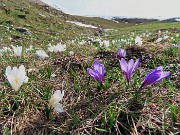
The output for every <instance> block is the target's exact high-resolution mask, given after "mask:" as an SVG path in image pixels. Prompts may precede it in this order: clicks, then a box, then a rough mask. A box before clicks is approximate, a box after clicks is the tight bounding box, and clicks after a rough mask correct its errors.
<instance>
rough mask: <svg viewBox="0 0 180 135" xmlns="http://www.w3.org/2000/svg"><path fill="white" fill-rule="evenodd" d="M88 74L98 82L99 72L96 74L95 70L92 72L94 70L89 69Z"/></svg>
mask: <svg viewBox="0 0 180 135" xmlns="http://www.w3.org/2000/svg"><path fill="white" fill-rule="evenodd" d="M87 72H88V73H89V74H90V75H91V76H92V77H93V78H94V79H96V80H98V73H97V72H95V71H94V70H92V69H90V68H88V69H87Z"/></svg>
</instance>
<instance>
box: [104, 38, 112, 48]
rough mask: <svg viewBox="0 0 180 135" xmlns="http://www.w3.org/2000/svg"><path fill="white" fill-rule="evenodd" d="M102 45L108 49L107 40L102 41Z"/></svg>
mask: <svg viewBox="0 0 180 135" xmlns="http://www.w3.org/2000/svg"><path fill="white" fill-rule="evenodd" d="M103 44H104V46H105V47H106V48H108V47H109V45H110V44H109V40H104V41H103Z"/></svg>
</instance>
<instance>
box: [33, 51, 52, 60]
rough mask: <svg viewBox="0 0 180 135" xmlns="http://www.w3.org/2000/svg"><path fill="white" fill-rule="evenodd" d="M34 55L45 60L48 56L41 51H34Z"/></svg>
mask: <svg viewBox="0 0 180 135" xmlns="http://www.w3.org/2000/svg"><path fill="white" fill-rule="evenodd" d="M36 54H37V55H38V56H39V57H40V58H42V59H45V58H48V57H49V56H48V55H47V53H46V52H45V51H43V50H37V51H36Z"/></svg>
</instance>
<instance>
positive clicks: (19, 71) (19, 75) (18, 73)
mask: <svg viewBox="0 0 180 135" xmlns="http://www.w3.org/2000/svg"><path fill="white" fill-rule="evenodd" d="M5 75H6V76H7V79H8V81H9V83H10V84H11V86H12V88H13V89H14V90H15V91H18V89H19V88H20V87H21V85H22V84H23V82H24V83H27V82H28V77H27V76H26V72H25V67H24V65H21V66H20V67H19V68H17V67H13V68H12V69H11V67H10V66H8V67H7V68H6V73H5Z"/></svg>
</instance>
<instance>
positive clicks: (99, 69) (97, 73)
mask: <svg viewBox="0 0 180 135" xmlns="http://www.w3.org/2000/svg"><path fill="white" fill-rule="evenodd" d="M87 72H88V73H89V74H90V75H91V76H92V77H93V78H94V79H96V80H97V81H98V82H99V83H102V82H103V80H104V75H105V70H104V65H103V64H100V63H99V61H97V60H95V61H94V63H93V65H92V69H91V68H87Z"/></svg>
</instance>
